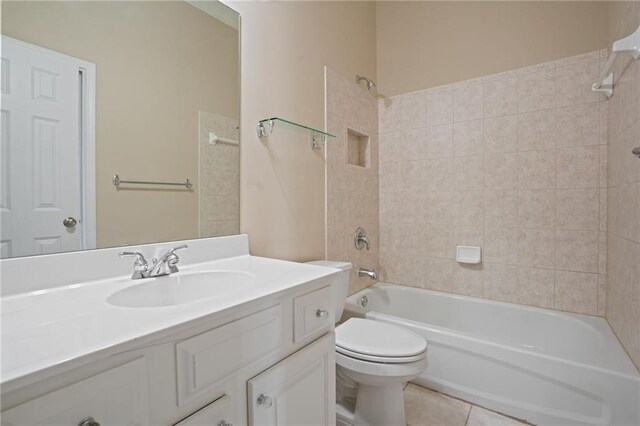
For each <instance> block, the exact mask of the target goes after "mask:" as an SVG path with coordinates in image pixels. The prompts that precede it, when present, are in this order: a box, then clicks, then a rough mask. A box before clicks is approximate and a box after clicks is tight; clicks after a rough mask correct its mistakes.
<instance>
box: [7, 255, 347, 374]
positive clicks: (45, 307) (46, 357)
mask: <svg viewBox="0 0 640 426" xmlns="http://www.w3.org/2000/svg"><path fill="white" fill-rule="evenodd" d="M209 270H236V271H244V272H248V273H251V274H253V275H255V277H256V283H255V284H256V285H255V286H251V288H250V289H248V290H241V291H238V292H235V293H232V294H228V295H223V296H222V297H214V298H208V299H203V300H199V301H197V302H193V303H187V304H182V305H174V306H164V307H150V308H125V307H118V306H113V305H110V304H109V303H107V301H106V299H107V297H108V296H110V295H111V294H113V293H114V292H116V291H118V290H121V289H124V288H126V287H130V286H133V285H138V284H141V283H142V282H147V281H149V280H152V279H144V280H132V279H131V278H130V275H126V276H118V277H115V278H109V279H102V280H97V281H89V282H84V283H81V284H73V285H67V286H61V287H55V288H48V289H42V290H36V291H31V292H28V293H21V294H15V295H9V296H5V297H3V298H2V299H0V304H1V315H2V317H1V319H2V325H1V330H2V331H1V334H0V336H1V341H2V358H1V360H2V367H1V372H0V382H1V383H2V384H3V385H4V384H6V383H9V382H11V381H14V380H17V379H20V378H24V377H26V376H29V375H32V374H34V373H37V372H41V371H43V370H46V369H50V368H52V367H55V366H60V365H61V364H64V363H67V362H69V361H72V360H77V359H79V358H83V357H89V356H90V355H92V354H96V353H98V352H100V351H104V350H105V349H109V348H113V347H116V346H118V347H119V346H122V345H123V344H126V343H127V342H131V341H133V340H136V339H140V338H142V337H145V336H146V337H150V336H151V337H154V338H158V337H161V335H162V334H163V333H167V332H169V330H171V331H175V329H176V328H177V327H178V326H182V325H185V324H187V323H189V322H190V321H195V320H198V319H201V318H205V317H207V316H211V315H214V314H218V313H220V312H222V311H225V310H228V309H230V308H233V307H234V306H238V305H240V304H243V303H246V302H250V301H254V300H257V299H260V298H262V297H265V296H269V295H273V294H275V293H278V292H281V291H285V290H288V289H292V288H293V287H296V286H298V285H300V284H304V283H308V282H311V281H315V280H318V279H322V278H325V277H329V276H331V275H334V274H337V272H338V271H337V270H332V269H329V268H322V267H316V266H312V265H305V264H299V263H293V262H284V261H279V260H274V259H266V258H261V257H255V256H250V255H242V256H236V257H231V258H223V259H218V260H215V261H210V262H201V263H194V264H190V265H186V266H182V267H180V272H178V274H181V273H183V274H184V273H187V272H195V271H209ZM336 276H337V275H336ZM159 279H162V278H159ZM327 279H330V278H327Z"/></svg>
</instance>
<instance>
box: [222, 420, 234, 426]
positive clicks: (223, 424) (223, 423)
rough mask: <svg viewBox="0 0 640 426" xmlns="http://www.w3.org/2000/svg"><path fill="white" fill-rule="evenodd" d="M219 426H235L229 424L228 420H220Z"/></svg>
mask: <svg viewBox="0 0 640 426" xmlns="http://www.w3.org/2000/svg"><path fill="white" fill-rule="evenodd" d="M218 426H233V425H232V424H231V423H227V421H226V420H220V423H218Z"/></svg>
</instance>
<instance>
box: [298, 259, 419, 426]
mask: <svg viewBox="0 0 640 426" xmlns="http://www.w3.org/2000/svg"><path fill="white" fill-rule="evenodd" d="M309 263H311V264H314V265H317V266H324V267H330V268H335V269H340V270H341V271H342V276H341V279H340V280H339V282H338V283H337V284H336V288H335V289H334V297H335V299H336V315H335V318H336V322H337V321H338V320H339V319H340V317H341V316H342V311H343V310H344V304H345V301H346V297H347V292H348V287H349V272H350V270H351V264H350V263H347V262H332V261H316V262H309ZM426 367H427V342H426V341H425V340H424V338H423V337H422V336H420V335H418V334H416V333H414V332H412V331H410V330H407V329H405V328H403V327H400V326H397V325H393V324H386V323H383V322H380V321H374V320H370V319H364V318H350V319H349V320H347V321H345V322H344V323H342V324H340V325H338V326H337V327H336V375H337V380H336V386H337V389H336V395H337V399H338V401H337V406H336V415H337V417H338V419H339V420H341V421H342V423H347V424H352V425H389V426H391V425H405V424H406V421H405V413H404V399H403V393H402V390H403V387H404V383H406V382H408V381H410V380H413V379H414V378H416V377H417V376H419V375H420V374H421V373H422V372H423V371H424V369H425V368H426Z"/></svg>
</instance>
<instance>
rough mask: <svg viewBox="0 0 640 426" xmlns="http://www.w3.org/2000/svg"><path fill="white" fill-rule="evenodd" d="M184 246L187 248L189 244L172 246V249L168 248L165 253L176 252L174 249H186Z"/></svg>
mask: <svg viewBox="0 0 640 426" xmlns="http://www.w3.org/2000/svg"><path fill="white" fill-rule="evenodd" d="M186 248H189V246H188V245H186V244H182V245H181V246H178V247H174V248H172V249H169V251H168V252H167V254H173V253H174V252H176V251H178V250H182V249H186Z"/></svg>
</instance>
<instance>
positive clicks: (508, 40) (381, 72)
mask: <svg viewBox="0 0 640 426" xmlns="http://www.w3.org/2000/svg"><path fill="white" fill-rule="evenodd" d="M377 23H378V24H377V27H378V31H377V39H378V41H377V46H378V80H379V81H378V83H379V84H378V87H379V92H380V93H382V94H384V95H387V96H391V95H397V94H400V93H406V92H410V91H413V90H420V89H424V88H428V87H433V86H437V85H441V84H445V83H453V82H456V81H461V80H466V79H469V78H474V77H479V76H483V75H488V74H491V73H496V72H501V71H507V70H510V69H515V68H519V67H524V66H528V65H533V64H537V63H541V62H546V61H550V60H554V59H559V58H563V57H567V56H572V55H576V54H579V53H585V52H589V51H593V50H598V49H602V48H605V47H606V46H607V2H589V1H576V2H554V1H551V2H548V1H546V2H545V1H540V2H526V1H500V2H485V1H479V2H443V1H440V2H438V1H425V2H396V1H391V2H387V1H382V2H378V3H377Z"/></svg>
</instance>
